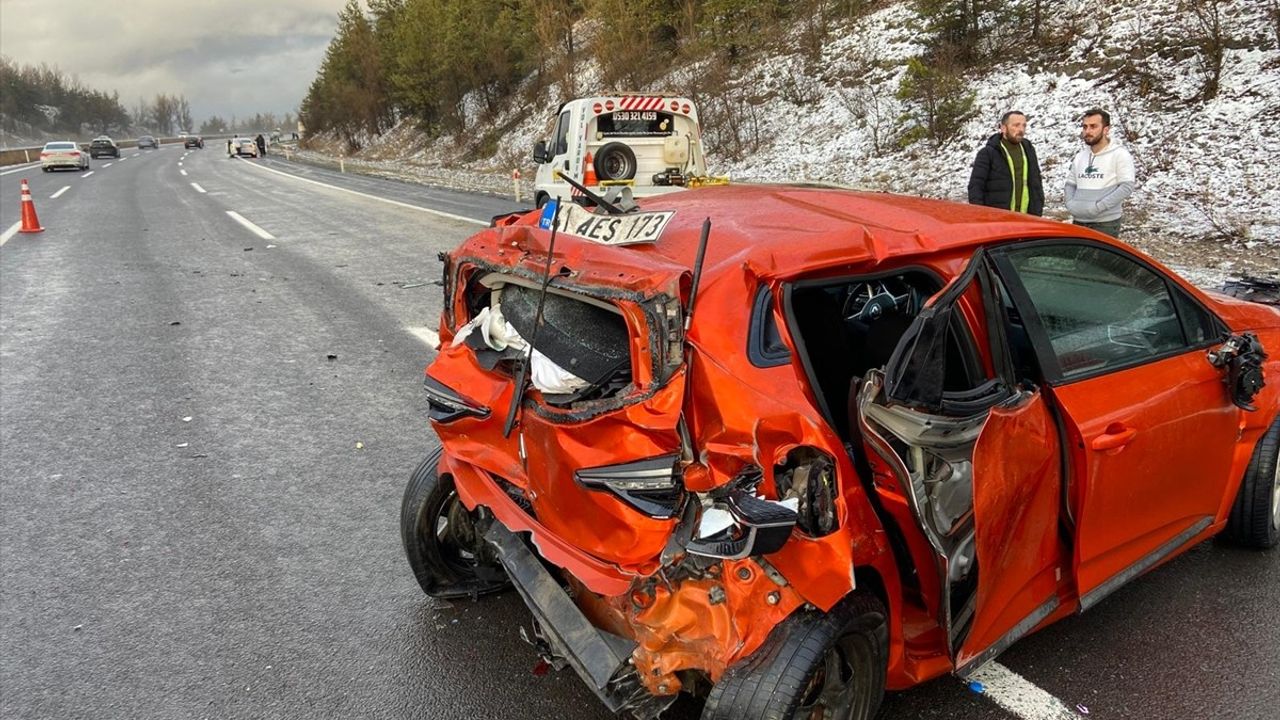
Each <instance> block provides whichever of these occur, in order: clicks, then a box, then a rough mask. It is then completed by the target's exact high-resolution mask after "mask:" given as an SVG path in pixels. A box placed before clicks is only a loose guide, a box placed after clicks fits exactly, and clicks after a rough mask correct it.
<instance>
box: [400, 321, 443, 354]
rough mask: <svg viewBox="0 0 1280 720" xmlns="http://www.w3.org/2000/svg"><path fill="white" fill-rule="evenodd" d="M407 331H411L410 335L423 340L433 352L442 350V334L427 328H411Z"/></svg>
mask: <svg viewBox="0 0 1280 720" xmlns="http://www.w3.org/2000/svg"><path fill="white" fill-rule="evenodd" d="M405 329H406V330H408V331H409V334H410V335H413V336H414V337H416V338H418V339H419V340H421V341H422V342H423V343H425V344H426V345H427V347H429V348H431V349H432V350H439V349H440V333H438V332H436V331H435V330H432V329H431V328H426V327H411V328H405Z"/></svg>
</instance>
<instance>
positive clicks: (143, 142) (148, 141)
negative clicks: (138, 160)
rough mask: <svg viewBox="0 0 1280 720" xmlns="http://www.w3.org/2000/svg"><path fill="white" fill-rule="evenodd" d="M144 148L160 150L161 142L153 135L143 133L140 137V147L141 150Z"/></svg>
mask: <svg viewBox="0 0 1280 720" xmlns="http://www.w3.org/2000/svg"><path fill="white" fill-rule="evenodd" d="M142 148H151V149H152V150H158V149H159V148H160V142H159V141H158V140H156V139H155V138H153V137H151V136H150V135H143V136H142V137H140V138H138V149H139V150H141V149H142Z"/></svg>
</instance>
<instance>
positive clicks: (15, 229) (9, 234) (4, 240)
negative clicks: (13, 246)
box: [0, 220, 22, 245]
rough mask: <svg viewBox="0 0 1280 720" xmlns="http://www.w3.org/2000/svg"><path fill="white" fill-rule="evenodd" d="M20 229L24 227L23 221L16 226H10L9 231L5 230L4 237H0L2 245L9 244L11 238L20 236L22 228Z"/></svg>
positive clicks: (15, 224)
mask: <svg viewBox="0 0 1280 720" xmlns="http://www.w3.org/2000/svg"><path fill="white" fill-rule="evenodd" d="M20 227H22V221H21V220H19V221H18V222H16V223H14V224H12V225H10V226H9V229H8V230H5V231H4V234H3V235H0V245H4V244H5V243H7V242H9V238H11V237H13V236H14V235H17V234H18V228H20Z"/></svg>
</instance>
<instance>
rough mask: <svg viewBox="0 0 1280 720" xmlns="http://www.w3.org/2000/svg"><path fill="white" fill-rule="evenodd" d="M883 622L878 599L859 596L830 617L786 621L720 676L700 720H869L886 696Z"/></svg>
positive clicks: (814, 614)
mask: <svg viewBox="0 0 1280 720" xmlns="http://www.w3.org/2000/svg"><path fill="white" fill-rule="evenodd" d="M885 617H886V613H885V610H884V606H883V605H882V604H881V603H880V601H879V600H877V599H876V598H874V597H872V596H870V595H865V594H862V593H854V594H853V595H850V596H848V597H846V598H845V599H844V600H841V601H840V602H839V603H838V604H837V605H836V606H835V607H834V608H832V609H831V612H828V613H823V612H819V611H816V610H807V611H800V612H799V613H797V614H795V615H792V616H791V617H789V618H787V620H786V621H785V622H783V623H782V624H780V625H779V626H778V627H776V628H774V630H773V632H772V633H770V635H769V639H768V640H766V641H765V644H764V645H763V646H761V647H760V649H759V650H757V651H756V652H755V653H753V654H752V655H751V656H750V657H748V658H747V659H745V660H743V661H742V662H740V663H738V664H737V665H734V666H733V667H731V668H729V669H728V670H727V671H726V672H725V674H724V676H723V677H721V678H720V682H718V683H716V684H715V687H713V688H712V689H711V694H710V695H709V696H708V697H707V704H706V706H705V707H704V708H703V711H702V720H796V719H799V718H811V717H822V718H824V720H827V719H829V720H870V718H873V717H875V715H876V712H877V711H879V709H880V701H881V700H882V699H883V698H884V683H885V674H886V671H887V666H888V657H889V629H888V625H887V623H886V621H885ZM833 678H834V680H832V679H833ZM819 712H821V715H819V714H817V713H819Z"/></svg>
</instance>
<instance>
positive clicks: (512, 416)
mask: <svg viewBox="0 0 1280 720" xmlns="http://www.w3.org/2000/svg"><path fill="white" fill-rule="evenodd" d="M555 203H556V209H555V211H554V213H553V214H552V216H551V239H550V240H549V241H548V242H547V268H546V270H545V271H544V272H543V273H542V287H541V288H540V289H539V291H538V310H537V312H535V313H534V314H533V330H532V331H531V332H530V333H529V354H528V355H526V356H525V358H524V359H523V360H522V361H521V362H520V367H519V369H517V370H516V384H515V387H514V388H513V389H512V391H511V405H510V406H508V407H507V421H506V424H504V425H503V426H502V437H503V439H504V440H505V439H506V438H509V437H511V428H513V427H515V424H516V415H517V414H518V413H519V411H520V403H521V401H522V400H523V399H524V390H525V385H526V384H528V382H529V366H530V365H531V364H532V363H533V343H534V341H535V340H537V339H538V326H539V325H541V324H542V306H543V303H544V302H545V301H546V299H547V286H549V285H550V284H551V262H552V259H553V258H554V257H555V251H556V232H557V231H558V230H559V229H560V201H559V200H556V201H555ZM520 454H521V455H523V454H524V451H523V445H522V446H521V453H520Z"/></svg>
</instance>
